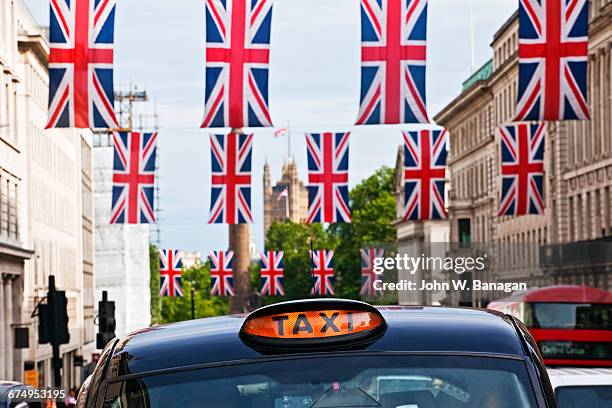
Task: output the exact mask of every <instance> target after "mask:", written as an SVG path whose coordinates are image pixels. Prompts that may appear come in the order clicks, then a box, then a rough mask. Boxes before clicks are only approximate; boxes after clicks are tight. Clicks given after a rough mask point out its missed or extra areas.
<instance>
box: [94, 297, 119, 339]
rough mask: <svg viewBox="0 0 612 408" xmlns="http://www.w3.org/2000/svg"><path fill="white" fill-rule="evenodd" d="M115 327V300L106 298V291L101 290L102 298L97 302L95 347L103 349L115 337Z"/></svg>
mask: <svg viewBox="0 0 612 408" xmlns="http://www.w3.org/2000/svg"><path fill="white" fill-rule="evenodd" d="M115 327H116V323H115V302H113V301H110V300H108V292H106V291H103V292H102V300H101V301H100V302H98V334H97V335H96V347H97V348H99V349H103V348H104V346H106V343H108V342H109V341H111V340H112V339H113V338H114V337H115Z"/></svg>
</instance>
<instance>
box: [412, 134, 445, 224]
mask: <svg viewBox="0 0 612 408" xmlns="http://www.w3.org/2000/svg"><path fill="white" fill-rule="evenodd" d="M447 139H448V137H447V133H446V129H444V130H419V131H415V132H404V221H406V220H440V219H445V218H446V209H445V207H444V184H445V176H446V155H447V151H446V143H447Z"/></svg>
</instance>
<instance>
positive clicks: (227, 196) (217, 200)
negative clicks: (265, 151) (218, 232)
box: [208, 132, 253, 224]
mask: <svg viewBox="0 0 612 408" xmlns="http://www.w3.org/2000/svg"><path fill="white" fill-rule="evenodd" d="M210 150H211V164H212V178H211V199H210V219H209V220H208V223H209V224H224V223H225V224H246V223H252V222H253V215H252V213H251V160H252V156H253V135H252V134H251V135H245V134H239V133H233V132H232V133H230V134H228V135H210Z"/></svg>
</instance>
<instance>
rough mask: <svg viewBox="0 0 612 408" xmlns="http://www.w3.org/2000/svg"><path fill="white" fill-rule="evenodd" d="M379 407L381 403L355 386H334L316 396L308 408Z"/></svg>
mask: <svg viewBox="0 0 612 408" xmlns="http://www.w3.org/2000/svg"><path fill="white" fill-rule="evenodd" d="M337 407H346V408H380V407H382V405H381V404H380V403H379V402H378V401H376V399H374V397H372V396H371V395H370V394H368V393H367V392H365V391H364V390H362V389H361V388H360V387H357V388H334V387H333V386H332V387H329V389H328V390H327V391H325V392H324V393H323V395H321V396H320V397H319V398H317V399H316V400H315V401H314V402H313V404H312V405H311V406H310V408H337Z"/></svg>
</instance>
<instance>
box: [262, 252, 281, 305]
mask: <svg viewBox="0 0 612 408" xmlns="http://www.w3.org/2000/svg"><path fill="white" fill-rule="evenodd" d="M261 294H262V295H268V296H283V295H284V294H285V288H284V287H283V251H267V252H262V253H261Z"/></svg>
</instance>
